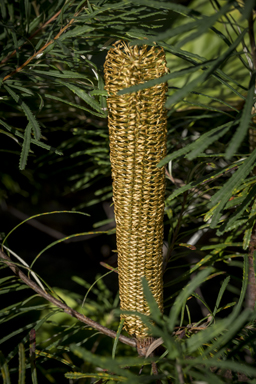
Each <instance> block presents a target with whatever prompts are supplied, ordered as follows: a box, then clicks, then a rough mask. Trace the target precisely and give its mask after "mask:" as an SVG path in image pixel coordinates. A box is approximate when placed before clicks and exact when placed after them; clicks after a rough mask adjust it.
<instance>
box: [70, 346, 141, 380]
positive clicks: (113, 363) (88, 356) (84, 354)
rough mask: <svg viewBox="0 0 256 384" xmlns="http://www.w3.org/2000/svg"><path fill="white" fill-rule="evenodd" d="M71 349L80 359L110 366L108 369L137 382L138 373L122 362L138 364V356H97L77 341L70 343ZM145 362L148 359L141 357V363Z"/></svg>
mask: <svg viewBox="0 0 256 384" xmlns="http://www.w3.org/2000/svg"><path fill="white" fill-rule="evenodd" d="M70 350H71V351H72V352H73V353H74V355H76V356H78V357H79V358H80V359H83V360H84V361H86V362H89V363H92V364H94V365H96V366H99V367H101V368H103V369H106V367H108V370H109V371H110V372H113V373H115V374H117V375H122V376H124V377H126V378H129V379H130V380H134V381H135V382H137V380H136V375H134V374H133V373H131V372H130V371H128V370H125V369H122V368H121V367H120V364H122V363H123V365H132V364H138V359H137V361H136V358H129V357H125V358H117V359H115V360H114V359H112V357H111V358H108V357H105V356H97V355H95V354H92V353H91V352H90V351H87V350H86V349H85V348H83V347H78V346H77V345H76V344H75V343H73V344H70ZM144 362H146V360H145V359H141V362H140V363H141V365H143V363H144Z"/></svg>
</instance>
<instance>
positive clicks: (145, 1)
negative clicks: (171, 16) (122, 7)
mask: <svg viewBox="0 0 256 384" xmlns="http://www.w3.org/2000/svg"><path fill="white" fill-rule="evenodd" d="M126 2H127V1H126ZM129 2H131V3H133V4H136V5H146V6H147V7H152V8H156V9H161V8H163V9H170V10H171V11H174V12H177V13H180V14H181V15H190V14H193V13H195V12H194V11H193V10H192V9H190V8H187V7H185V6H184V5H181V4H176V3H171V2H164V1H154V0H132V1H129Z"/></svg>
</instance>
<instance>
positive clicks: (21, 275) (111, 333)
mask: <svg viewBox="0 0 256 384" xmlns="http://www.w3.org/2000/svg"><path fill="white" fill-rule="evenodd" d="M1 259H2V261H3V262H4V263H6V265H8V267H9V268H10V269H11V270H12V271H13V272H14V273H15V275H17V276H18V277H19V278H20V279H21V280H22V281H23V282H24V283H25V284H26V285H28V286H29V287H30V288H32V289H33V290H34V291H35V292H36V293H38V295H40V296H41V297H43V298H44V299H46V300H47V301H50V302H51V303H52V304H54V305H56V307H58V308H60V309H62V310H63V311H64V312H66V313H68V314H69V315H70V316H72V317H75V318H76V319H78V320H79V321H81V322H82V323H85V324H87V325H89V326H91V327H92V328H94V329H96V330H97V331H99V332H101V333H103V334H104V335H107V336H109V337H112V338H113V339H114V338H115V337H116V332H115V331H112V330H110V329H108V328H106V327H104V326H103V325H101V324H99V323H97V322H96V321H93V320H91V319H90V318H89V317H86V316H84V315H83V314H81V313H79V312H77V311H75V310H74V309H72V308H70V307H68V306H67V305H66V304H64V303H62V302H61V301H60V300H58V299H56V298H55V297H53V296H52V295H50V294H49V293H46V292H44V291H43V290H42V289H41V288H40V287H39V286H38V285H37V284H36V283H35V282H34V281H32V280H31V279H30V278H29V277H27V276H26V275H25V274H24V273H23V272H22V271H21V270H20V269H19V268H18V267H17V265H15V264H14V263H13V262H12V260H11V259H10V258H9V257H8V256H7V255H6V254H5V253H4V252H3V250H1V249H0V260H1ZM118 340H119V341H121V342H122V343H123V344H126V345H129V346H130V347H134V348H135V347H136V341H135V340H134V339H130V338H129V337H126V336H123V335H120V336H119V339H118Z"/></svg>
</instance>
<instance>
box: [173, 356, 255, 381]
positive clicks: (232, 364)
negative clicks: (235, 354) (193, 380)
mask: <svg viewBox="0 0 256 384" xmlns="http://www.w3.org/2000/svg"><path fill="white" fill-rule="evenodd" d="M181 363H182V364H185V365H192V366H197V365H198V366H199V367H200V366H201V365H205V366H206V367H209V368H210V367H218V368H221V369H227V370H231V371H234V372H240V373H244V374H245V375H246V376H252V377H255V376H256V368H254V367H252V366H251V365H249V364H241V363H239V362H238V361H232V360H219V359H217V358H215V357H211V358H210V359H202V358H201V357H200V358H195V359H191V360H190V359H187V360H181ZM214 377H216V374H215V375H214ZM221 382H223V381H221Z"/></svg>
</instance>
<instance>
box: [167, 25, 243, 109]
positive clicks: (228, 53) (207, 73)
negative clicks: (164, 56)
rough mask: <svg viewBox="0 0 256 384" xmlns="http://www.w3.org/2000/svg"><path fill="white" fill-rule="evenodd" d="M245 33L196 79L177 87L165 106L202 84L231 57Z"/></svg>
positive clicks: (168, 107) (175, 101)
mask: <svg viewBox="0 0 256 384" xmlns="http://www.w3.org/2000/svg"><path fill="white" fill-rule="evenodd" d="M246 33H247V29H245V30H244V31H243V32H242V33H241V34H240V35H239V36H238V38H237V39H236V40H235V41H234V43H233V44H231V45H230V47H229V48H228V49H227V50H226V52H224V53H223V54H222V55H221V56H220V57H219V58H218V59H217V60H215V61H214V62H213V64H212V66H211V67H210V68H209V69H207V70H205V71H204V72H203V73H202V74H201V75H200V76H198V77H197V78H196V79H194V80H192V81H191V82H190V83H188V84H187V85H185V86H184V87H182V88H181V89H179V90H178V91H177V92H175V93H174V94H173V95H172V96H170V97H169V98H168V99H167V101H166V103H165V107H166V108H167V109H170V108H171V107H172V106H173V105H174V104H176V103H177V102H178V101H180V100H181V99H183V98H184V97H185V96H186V95H187V94H188V93H190V92H191V91H192V90H193V89H194V88H195V87H196V86H197V85H198V84H202V83H203V82H204V81H205V80H206V79H207V78H208V77H209V76H210V75H212V74H213V73H214V72H215V71H216V69H217V68H218V67H219V66H220V65H221V64H222V63H223V62H224V61H225V60H226V59H227V58H228V57H231V53H232V52H233V51H234V50H235V49H236V47H237V46H238V45H239V44H240V43H241V41H242V40H243V38H244V36H245V34H246Z"/></svg>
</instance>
